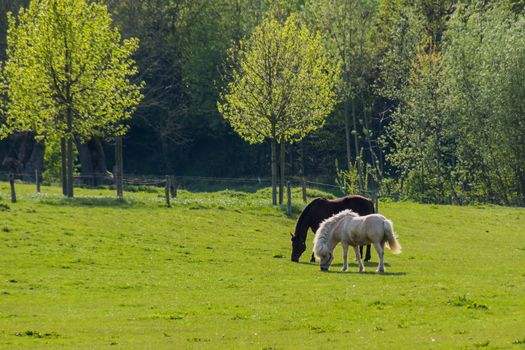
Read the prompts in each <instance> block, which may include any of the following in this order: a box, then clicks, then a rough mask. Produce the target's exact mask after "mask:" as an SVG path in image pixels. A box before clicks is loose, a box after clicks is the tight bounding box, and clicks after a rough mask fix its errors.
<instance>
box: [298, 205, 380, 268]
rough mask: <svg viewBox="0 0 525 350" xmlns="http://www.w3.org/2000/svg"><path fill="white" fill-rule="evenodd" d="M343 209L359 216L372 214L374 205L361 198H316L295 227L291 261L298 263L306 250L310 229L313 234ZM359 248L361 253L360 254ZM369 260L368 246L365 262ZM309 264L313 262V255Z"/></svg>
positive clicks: (368, 247)
mask: <svg viewBox="0 0 525 350" xmlns="http://www.w3.org/2000/svg"><path fill="white" fill-rule="evenodd" d="M345 209H351V210H353V211H354V212H356V213H358V214H359V215H368V214H373V213H374V212H375V211H374V204H373V203H372V201H371V200H370V199H368V198H365V197H362V196H346V197H342V198H337V199H334V200H329V199H326V198H316V199H314V200H313V201H312V202H310V204H308V205H307V206H306V208H304V210H303V212H302V213H301V215H300V216H299V219H298V220H297V224H296V225H295V233H294V234H293V235H292V261H295V262H297V261H299V257H300V256H301V254H303V252H304V251H305V250H306V243H305V242H306V235H307V234H308V229H309V228H311V229H312V231H313V232H314V233H315V232H316V231H317V229H318V228H319V225H321V222H323V220H325V219H328V218H329V217H331V216H332V215H334V214H336V213H339V212H340V211H343V210H345ZM362 249H363V248H362V247H361V252H362ZM368 260H370V245H368V246H367V248H366V257H365V261H368ZM310 262H315V258H314V255H313V254H312V257H311V259H310Z"/></svg>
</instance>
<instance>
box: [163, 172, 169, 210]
mask: <svg viewBox="0 0 525 350" xmlns="http://www.w3.org/2000/svg"><path fill="white" fill-rule="evenodd" d="M170 183H171V181H170V177H169V176H168V175H166V186H165V187H164V197H165V198H166V205H167V206H168V208H170V207H171V203H170V187H171V184H170Z"/></svg>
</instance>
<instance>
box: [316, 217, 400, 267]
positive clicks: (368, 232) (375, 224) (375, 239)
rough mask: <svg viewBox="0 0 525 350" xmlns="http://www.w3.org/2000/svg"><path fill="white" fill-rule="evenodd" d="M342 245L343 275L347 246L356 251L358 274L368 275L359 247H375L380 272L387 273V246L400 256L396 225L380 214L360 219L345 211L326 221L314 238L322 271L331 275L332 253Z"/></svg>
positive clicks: (345, 265)
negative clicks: (385, 257)
mask: <svg viewBox="0 0 525 350" xmlns="http://www.w3.org/2000/svg"><path fill="white" fill-rule="evenodd" d="M339 242H341V245H342V247H343V259H344V261H343V269H342V271H343V272H344V271H346V270H347V269H348V246H350V245H351V246H352V247H354V251H355V257H356V259H357V263H358V265H359V272H364V271H365V268H364V266H363V263H362V262H361V254H360V253H359V246H362V245H364V244H370V243H373V244H374V248H375V249H376V251H377V255H379V265H378V266H377V272H385V264H384V261H383V253H384V250H385V244H388V247H389V248H390V250H391V251H392V253H394V254H399V253H401V245H400V244H399V242H398V241H397V239H396V235H395V234H394V224H392V221H390V220H387V218H385V217H384V216H383V215H381V214H370V215H366V216H359V215H357V214H356V213H354V212H353V211H351V210H344V211H342V212H340V213H338V214H336V215H334V216H332V217H331V218H330V219H328V220H325V221H323V223H322V224H321V226H320V227H319V230H317V232H316V233H315V238H314V254H315V256H316V257H317V258H318V259H320V260H321V263H320V268H321V271H328V268H329V267H330V264H331V263H332V260H333V259H334V255H333V254H332V253H333V251H334V248H335V246H336V245H337V243H339Z"/></svg>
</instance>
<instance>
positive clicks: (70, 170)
mask: <svg viewBox="0 0 525 350" xmlns="http://www.w3.org/2000/svg"><path fill="white" fill-rule="evenodd" d="M71 114H72V113H71V109H69V108H68V111H67V116H66V118H67V119H66V122H67V135H66V137H67V138H66V157H67V196H68V197H69V198H73V127H72V118H73V116H72V115H71Z"/></svg>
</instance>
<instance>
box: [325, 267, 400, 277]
mask: <svg viewBox="0 0 525 350" xmlns="http://www.w3.org/2000/svg"><path fill="white" fill-rule="evenodd" d="M323 272H325V273H335V274H342V275H345V274H350V275H369V276H372V275H376V276H406V274H407V273H406V272H388V271H387V272H383V273H379V272H376V271H375V269H374V270H371V271H370V270H367V271H365V272H362V273H361V272H359V271H357V267H356V268H355V270H352V269H350V266H349V267H348V270H347V271H346V272H343V271H338V270H329V271H323Z"/></svg>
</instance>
